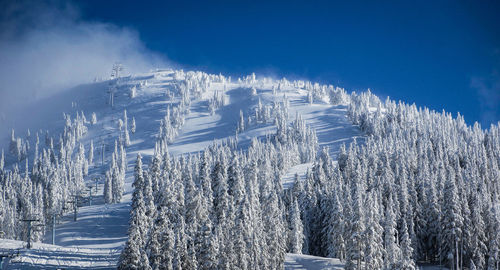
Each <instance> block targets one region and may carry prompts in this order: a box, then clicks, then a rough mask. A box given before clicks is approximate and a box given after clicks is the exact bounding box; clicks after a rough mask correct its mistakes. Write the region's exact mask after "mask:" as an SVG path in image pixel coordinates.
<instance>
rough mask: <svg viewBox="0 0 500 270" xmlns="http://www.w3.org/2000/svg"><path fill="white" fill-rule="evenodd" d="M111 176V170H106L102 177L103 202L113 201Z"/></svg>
mask: <svg viewBox="0 0 500 270" xmlns="http://www.w3.org/2000/svg"><path fill="white" fill-rule="evenodd" d="M112 182H113V180H112V176H111V172H110V171H107V172H106V175H105V178H104V191H103V193H104V194H103V195H104V202H106V203H112V202H113V184H112Z"/></svg>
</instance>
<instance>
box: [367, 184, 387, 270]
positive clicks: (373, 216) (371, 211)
mask: <svg viewBox="0 0 500 270" xmlns="http://www.w3.org/2000/svg"><path fill="white" fill-rule="evenodd" d="M379 207H380V205H379V203H378V200H377V197H376V195H375V194H374V193H370V194H367V198H366V200H365V209H366V210H367V213H366V216H365V218H366V229H365V232H364V235H363V237H364V238H365V239H366V246H365V252H364V253H365V268H368V269H381V268H382V266H383V255H384V247H383V239H382V233H383V230H384V229H383V227H382V226H381V225H380V212H379Z"/></svg>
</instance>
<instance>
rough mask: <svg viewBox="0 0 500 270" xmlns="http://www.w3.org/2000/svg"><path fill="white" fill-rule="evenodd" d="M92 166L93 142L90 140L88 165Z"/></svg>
mask: <svg viewBox="0 0 500 270" xmlns="http://www.w3.org/2000/svg"><path fill="white" fill-rule="evenodd" d="M93 164H94V140H90V147H89V165H93Z"/></svg>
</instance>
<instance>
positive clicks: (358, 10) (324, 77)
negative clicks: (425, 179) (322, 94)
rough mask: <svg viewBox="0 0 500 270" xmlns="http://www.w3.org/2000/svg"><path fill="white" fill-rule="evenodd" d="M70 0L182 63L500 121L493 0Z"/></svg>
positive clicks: (499, 50) (87, 16)
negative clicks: (368, 92) (300, 80)
mask: <svg viewBox="0 0 500 270" xmlns="http://www.w3.org/2000/svg"><path fill="white" fill-rule="evenodd" d="M418 2H422V3H418ZM56 3H59V2H58V1H56ZM59 4H60V3H59ZM59 6H61V5H59ZM73 6H74V7H75V9H76V10H77V12H76V13H78V14H79V15H78V19H77V21H78V22H85V23H92V22H99V23H102V22H104V23H108V24H112V25H115V26H118V27H119V28H126V29H132V30H133V31H134V32H135V33H137V35H138V36H139V39H140V40H141V43H142V44H143V45H144V46H145V47H146V48H147V49H149V50H151V51H153V52H156V53H158V54H160V55H164V56H166V57H167V58H168V59H170V60H172V61H173V62H175V63H178V64H180V65H181V66H183V67H185V68H192V69H201V70H204V71H207V72H213V73H219V72H220V73H223V74H228V75H244V74H247V73H250V72H253V71H255V72H256V73H257V74H265V75H274V76H276V77H282V76H286V77H287V78H305V79H309V80H313V81H320V82H323V83H329V84H334V85H336V86H340V87H344V88H346V89H348V90H358V91H359V90H365V89H367V88H370V89H371V90H372V91H373V92H374V93H376V94H378V95H379V96H381V97H385V96H390V97H391V98H393V99H396V100H404V101H406V102H409V103H416V104H417V105H418V106H427V107H430V108H431V109H434V110H437V111H441V110H443V109H444V110H446V111H448V112H451V113H452V114H453V115H454V116H455V115H456V113H457V112H460V113H461V114H462V115H464V117H465V119H466V121H467V122H468V123H470V124H472V123H473V122H474V121H479V122H480V123H481V124H482V125H483V127H487V126H489V124H490V123H496V122H498V121H499V120H500V74H499V72H500V27H499V26H500V16H498V14H500V5H499V4H498V2H496V1H338V2H336V1H325V2H322V1H262V2H261V1H140V2H139V1H123V0H122V1H116V0H106V1H98V0H88V1H76V2H73ZM0 26H1V24H0Z"/></svg>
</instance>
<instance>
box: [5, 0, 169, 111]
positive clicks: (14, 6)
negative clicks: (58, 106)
mask: <svg viewBox="0 0 500 270" xmlns="http://www.w3.org/2000/svg"><path fill="white" fill-rule="evenodd" d="M5 2H8V3H5ZM5 2H4V3H0V10H1V11H0V109H1V108H3V109H5V108H6V106H7V105H12V104H16V103H18V102H20V101H25V100H30V99H31V100H32V99H34V98H36V97H44V96H47V95H50V94H53V93H55V92H57V91H60V90H61V89H65V88H68V87H72V86H75V85H77V84H81V83H87V82H91V81H92V80H93V79H94V78H96V77H104V78H107V77H108V76H109V74H110V71H111V67H112V65H113V63H115V62H121V63H122V64H123V65H124V66H125V68H126V71H128V72H130V73H135V72H142V71H147V70H149V69H151V68H153V67H158V66H165V65H167V63H168V61H167V60H166V58H165V57H164V56H161V55H158V54H155V53H153V52H151V51H150V50H148V49H147V48H146V47H145V46H144V44H143V43H142V42H141V40H140V38H139V35H138V34H137V33H136V32H135V31H134V30H132V29H128V28H124V27H119V26H116V25H111V24H107V23H100V22H86V21H83V20H81V18H80V16H79V11H78V9H77V8H75V7H74V6H73V5H70V4H67V3H65V2H62V1H61V2H59V1H52V2H50V4H40V3H38V1H29V2H24V1H5Z"/></svg>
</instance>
